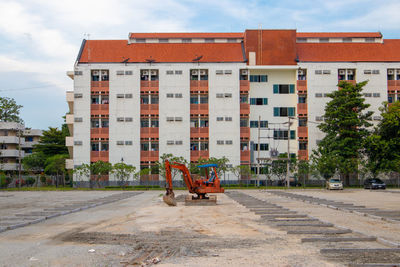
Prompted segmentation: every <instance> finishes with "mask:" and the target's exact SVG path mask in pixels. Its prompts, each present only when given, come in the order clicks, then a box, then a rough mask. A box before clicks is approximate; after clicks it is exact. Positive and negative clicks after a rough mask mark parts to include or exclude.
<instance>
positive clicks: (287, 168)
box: [286, 116, 291, 188]
mask: <svg viewBox="0 0 400 267" xmlns="http://www.w3.org/2000/svg"><path fill="white" fill-rule="evenodd" d="M288 119H289V121H288V142H287V162H286V183H287V188H290V179H289V161H290V119H291V117H290V116H288Z"/></svg>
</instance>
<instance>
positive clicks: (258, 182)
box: [257, 116, 261, 186]
mask: <svg viewBox="0 0 400 267" xmlns="http://www.w3.org/2000/svg"><path fill="white" fill-rule="evenodd" d="M260 124H261V116H258V141H257V142H258V144H257V170H258V175H257V186H260Z"/></svg>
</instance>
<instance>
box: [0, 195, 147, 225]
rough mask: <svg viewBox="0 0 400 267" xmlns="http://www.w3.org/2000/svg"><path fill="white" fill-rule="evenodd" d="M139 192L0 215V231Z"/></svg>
mask: <svg viewBox="0 0 400 267" xmlns="http://www.w3.org/2000/svg"><path fill="white" fill-rule="evenodd" d="M141 193H142V192H124V193H120V194H114V195H111V196H107V197H102V198H97V199H92V200H89V201H76V202H73V203H72V204H69V205H64V206H60V207H51V208H46V209H43V210H41V211H32V212H29V213H21V214H15V215H14V216H8V217H6V216H4V217H0V232H4V231H7V230H13V229H16V228H20V227H24V226H27V225H31V224H35V223H39V222H43V221H45V220H47V219H51V218H54V217H58V216H62V215H66V214H69V213H74V212H78V211H81V210H86V209H90V208H94V207H97V206H100V205H105V204H109V203H112V202H116V201H120V200H123V199H127V198H130V197H133V196H136V195H139V194H141Z"/></svg>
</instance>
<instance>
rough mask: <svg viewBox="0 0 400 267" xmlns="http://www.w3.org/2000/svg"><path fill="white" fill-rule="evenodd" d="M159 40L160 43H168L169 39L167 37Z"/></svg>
mask: <svg viewBox="0 0 400 267" xmlns="http://www.w3.org/2000/svg"><path fill="white" fill-rule="evenodd" d="M158 42H159V43H168V42H169V39H167V38H162V39H158Z"/></svg>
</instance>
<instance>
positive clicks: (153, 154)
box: [140, 151, 158, 161]
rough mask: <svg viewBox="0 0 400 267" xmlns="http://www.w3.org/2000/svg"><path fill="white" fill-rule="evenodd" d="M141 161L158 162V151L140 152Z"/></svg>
mask: <svg viewBox="0 0 400 267" xmlns="http://www.w3.org/2000/svg"><path fill="white" fill-rule="evenodd" d="M140 161H158V151H140Z"/></svg>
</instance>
